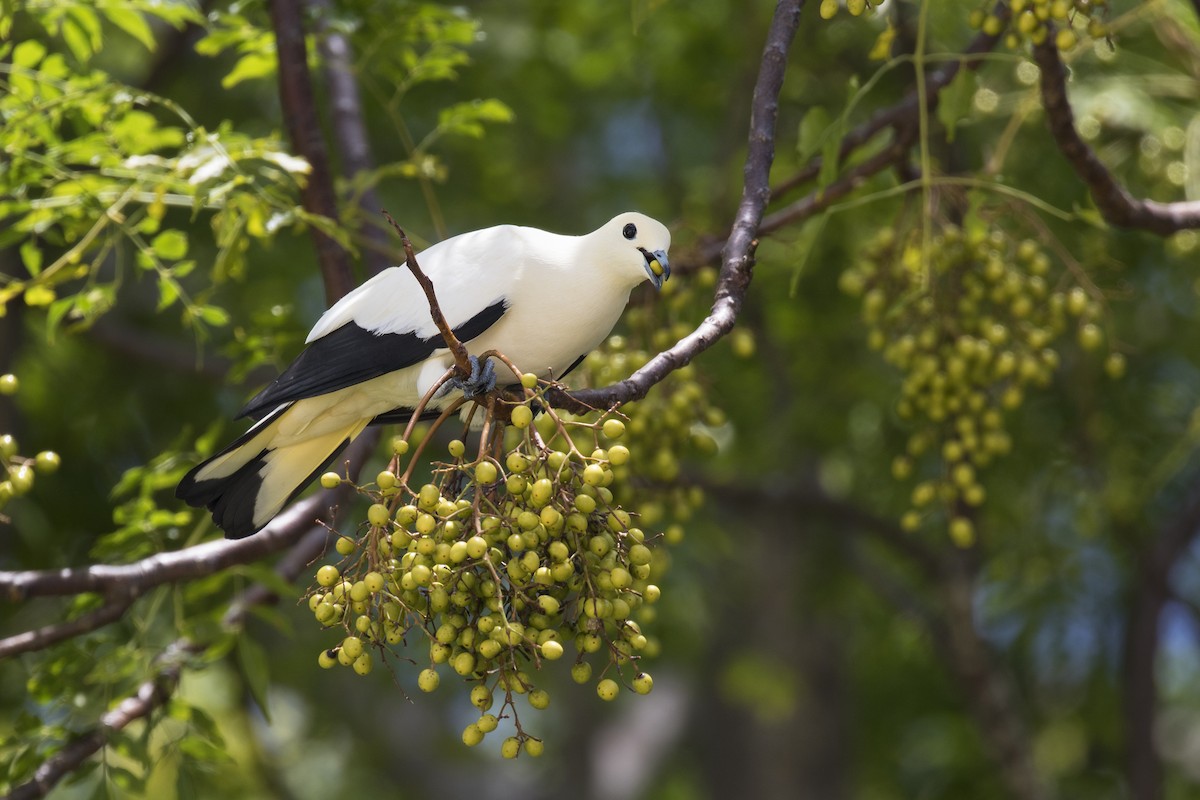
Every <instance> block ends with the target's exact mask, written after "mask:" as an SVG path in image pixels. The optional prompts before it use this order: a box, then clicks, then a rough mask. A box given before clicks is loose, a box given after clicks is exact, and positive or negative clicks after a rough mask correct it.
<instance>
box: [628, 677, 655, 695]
mask: <svg viewBox="0 0 1200 800" xmlns="http://www.w3.org/2000/svg"><path fill="white" fill-rule="evenodd" d="M653 688H654V678H652V677H650V673H649V672H639V673H638V674H637V675H635V676H634V677H633V690H634V691H635V692H637V693H638V694H650V690H651V689H653Z"/></svg>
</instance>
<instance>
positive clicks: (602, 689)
mask: <svg viewBox="0 0 1200 800" xmlns="http://www.w3.org/2000/svg"><path fill="white" fill-rule="evenodd" d="M620 692H621V685H620V684H619V683H617V682H616V681H614V680H613V679H612V678H605V679H604V680H602V681H600V682H599V683H597V684H596V694H598V695H600V699H601V700H605V701H611V700H616V699H617V695H618V694H619V693H620Z"/></svg>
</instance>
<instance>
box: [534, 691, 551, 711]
mask: <svg viewBox="0 0 1200 800" xmlns="http://www.w3.org/2000/svg"><path fill="white" fill-rule="evenodd" d="M529 705H531V706H533V707H534V708H536V709H537V710H538V711H542V710H545V709H546V708H549V707H550V693H549V692H547V691H546V690H545V689H535V690H533V691H532V692H530V693H529Z"/></svg>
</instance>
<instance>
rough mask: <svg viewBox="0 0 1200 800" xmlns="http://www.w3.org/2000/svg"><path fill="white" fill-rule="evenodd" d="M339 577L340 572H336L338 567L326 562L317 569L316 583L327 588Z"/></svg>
mask: <svg viewBox="0 0 1200 800" xmlns="http://www.w3.org/2000/svg"><path fill="white" fill-rule="evenodd" d="M340 577H342V574H341V573H340V572H338V568H337V567H335V566H333V565H331V564H326V565H325V566H323V567H321V568H320V569H319V570H317V583H319V584H321V585H322V586H324V587H327V588H328V587H330V586H333V585H334V584H335V583H337V581H338V578H340Z"/></svg>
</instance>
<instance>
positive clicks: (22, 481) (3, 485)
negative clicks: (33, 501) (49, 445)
mask: <svg viewBox="0 0 1200 800" xmlns="http://www.w3.org/2000/svg"><path fill="white" fill-rule="evenodd" d="M18 388H20V383H19V382H18V380H17V376H16V375H11V374H9V375H0V395H5V396H11V395H14V394H16V393H17V389H18ZM19 447H20V446H19V445H18V443H17V440H16V439H15V438H13V436H12V435H11V434H8V433H3V434H0V478H3V480H0V510H3V509H4V507H5V506H6V505H8V503H9V501H10V500H12V499H13V498H14V497H19V496H21V495H24V494H29V492H30V491H31V490H32V489H33V479H34V475H36V474H38V473H41V474H43V475H49V474H51V473H53V472H54V471H55V470H57V469H58V468H59V466H60V465H61V464H62V460H61V459H60V458H59V456H58V453H55V452H54V451H52V450H43V451H42V452H40V453H38V454H37V456H35V457H34V458H25V457H23V456H21V455H18V453H17V451H18V449H19Z"/></svg>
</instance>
